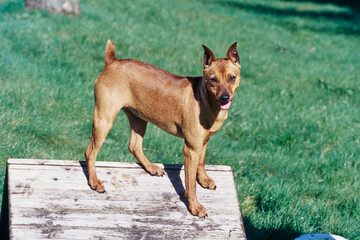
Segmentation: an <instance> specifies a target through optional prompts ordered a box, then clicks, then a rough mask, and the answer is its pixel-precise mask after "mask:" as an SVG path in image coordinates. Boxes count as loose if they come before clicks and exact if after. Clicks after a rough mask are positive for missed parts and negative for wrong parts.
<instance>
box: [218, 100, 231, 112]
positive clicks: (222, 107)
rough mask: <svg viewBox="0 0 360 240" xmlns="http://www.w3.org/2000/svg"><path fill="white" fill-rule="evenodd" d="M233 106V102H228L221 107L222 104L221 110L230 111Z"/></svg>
mask: <svg viewBox="0 0 360 240" xmlns="http://www.w3.org/2000/svg"><path fill="white" fill-rule="evenodd" d="M230 106H231V101H228V102H227V103H225V104H223V105H221V104H220V108H221V109H223V110H228V109H229V108H230Z"/></svg>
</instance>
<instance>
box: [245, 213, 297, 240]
mask: <svg viewBox="0 0 360 240" xmlns="http://www.w3.org/2000/svg"><path fill="white" fill-rule="evenodd" d="M243 221H244V226H245V232H246V236H247V239H248V240H274V239H276V240H293V239H295V238H297V237H299V236H300V235H302V234H303V233H301V232H298V231H296V230H294V229H293V228H291V227H290V226H288V225H284V226H282V227H280V228H278V229H274V228H264V227H262V228H257V227H254V225H253V224H252V223H251V221H250V220H249V219H248V218H246V217H243Z"/></svg>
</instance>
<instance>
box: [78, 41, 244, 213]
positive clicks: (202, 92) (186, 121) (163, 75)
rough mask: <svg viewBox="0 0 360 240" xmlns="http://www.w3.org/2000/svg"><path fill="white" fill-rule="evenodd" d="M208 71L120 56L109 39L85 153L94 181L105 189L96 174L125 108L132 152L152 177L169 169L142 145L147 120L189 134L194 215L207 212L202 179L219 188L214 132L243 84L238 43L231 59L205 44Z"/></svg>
mask: <svg viewBox="0 0 360 240" xmlns="http://www.w3.org/2000/svg"><path fill="white" fill-rule="evenodd" d="M203 48H204V50H205V53H204V58H203V67H204V74H203V76H200V77H180V76H177V75H174V74H172V73H170V72H167V71H165V70H163V69H160V68H158V67H156V66H153V65H151V64H148V63H144V62H140V61H137V60H128V59H124V60H118V59H116V57H115V46H114V44H113V43H112V42H111V41H110V40H109V41H108V42H107V45H106V51H105V68H104V70H103V72H102V73H101V74H100V76H99V77H98V79H97V80H96V82H95V111H94V121H93V129H92V136H91V141H90V144H89V147H88V148H87V150H86V152H85V158H86V163H87V170H88V173H89V185H90V187H91V188H92V189H93V190H96V191H98V192H100V193H102V192H104V191H105V188H104V185H103V183H102V182H101V181H100V180H99V179H98V177H97V176H96V171H95V160H96V156H97V155H98V152H99V150H100V148H101V146H102V144H103V142H104V140H105V138H106V135H107V134H108V132H109V130H110V129H111V127H112V125H113V121H114V119H115V117H116V115H117V114H118V112H119V111H120V110H121V109H122V110H123V111H124V112H125V114H126V115H127V117H128V118H129V122H130V127H131V138H130V144H129V150H130V152H132V153H133V154H134V156H135V157H136V159H137V160H138V161H139V162H140V163H141V164H142V165H143V166H144V168H145V169H146V171H147V172H149V173H150V174H151V175H156V176H162V175H163V174H164V170H163V169H161V168H160V167H158V166H157V165H155V164H152V163H151V162H150V161H149V160H148V159H147V158H146V157H145V155H144V153H143V149H142V144H143V137H144V134H145V130H146V125H147V122H150V123H152V124H154V125H156V126H158V127H160V128H161V129H163V130H165V131H166V132H168V133H170V134H172V135H174V136H177V137H180V138H183V139H184V140H185V144H184V149H183V151H184V168H185V188H186V197H187V198H188V202H189V210H190V212H191V214H193V215H197V216H199V217H201V218H203V217H205V216H207V214H206V210H205V208H204V207H203V206H202V205H201V204H200V203H199V201H198V200H197V197H196V178H197V179H198V182H199V184H200V185H201V186H202V187H204V188H209V189H215V188H216V185H215V183H214V181H213V180H212V179H211V178H210V177H209V176H208V175H207V174H206V172H205V168H204V165H205V153H206V146H207V143H208V141H209V138H210V136H212V135H213V134H214V133H215V132H217V131H218V130H219V129H220V128H221V126H222V125H223V122H224V121H225V119H226V118H227V116H228V111H227V110H228V109H229V108H230V105H231V102H232V99H233V96H234V93H235V90H236V88H237V87H238V86H239V84H240V69H241V66H240V60H239V55H238V52H237V50H236V43H234V44H233V45H232V46H231V47H230V48H229V50H228V51H227V54H226V59H223V58H219V59H215V56H214V54H213V53H212V52H211V50H210V49H209V48H207V47H205V46H204V45H203Z"/></svg>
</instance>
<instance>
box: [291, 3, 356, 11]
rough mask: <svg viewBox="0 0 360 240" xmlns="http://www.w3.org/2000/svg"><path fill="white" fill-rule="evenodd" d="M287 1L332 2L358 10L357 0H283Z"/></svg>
mask: <svg viewBox="0 0 360 240" xmlns="http://www.w3.org/2000/svg"><path fill="white" fill-rule="evenodd" d="M285 1H288V2H314V3H318V4H334V5H338V6H340V7H348V8H351V9H352V10H353V11H356V12H359V11H360V2H359V1H357V0H285Z"/></svg>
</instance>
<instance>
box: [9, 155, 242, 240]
mask: <svg viewBox="0 0 360 240" xmlns="http://www.w3.org/2000/svg"><path fill="white" fill-rule="evenodd" d="M96 165H97V173H98V177H99V178H100V179H102V180H103V182H104V184H105V187H106V192H105V193H104V194H99V193H97V192H95V191H92V190H90V188H89V186H88V184H87V172H86V167H85V163H84V162H79V161H62V160H61V161H59V160H34V159H9V160H8V168H7V182H8V199H9V200H8V201H9V204H8V206H9V229H10V230H9V233H10V238H11V239H246V236H245V232H244V227H243V223H242V217H241V213H240V208H239V204H238V198H237V194H236V188H235V184H234V178H233V174H232V170H231V168H230V167H229V166H207V167H206V169H207V171H208V174H209V175H210V176H211V177H212V178H213V179H214V181H215V182H216V184H217V189H216V191H211V190H207V189H202V188H201V187H200V186H199V185H198V187H197V196H198V199H199V201H200V202H201V203H202V204H203V205H204V206H205V208H206V209H207V212H208V215H209V216H208V218H206V219H200V218H198V217H194V216H192V215H191V214H190V213H189V211H188V210H187V200H186V198H185V196H184V193H185V190H184V169H183V168H182V165H161V164H160V166H161V167H164V169H165V172H166V175H165V176H164V177H153V176H150V175H149V174H147V173H146V172H145V171H144V170H143V169H142V168H141V167H140V166H139V165H138V164H136V163H120V162H97V163H96Z"/></svg>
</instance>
